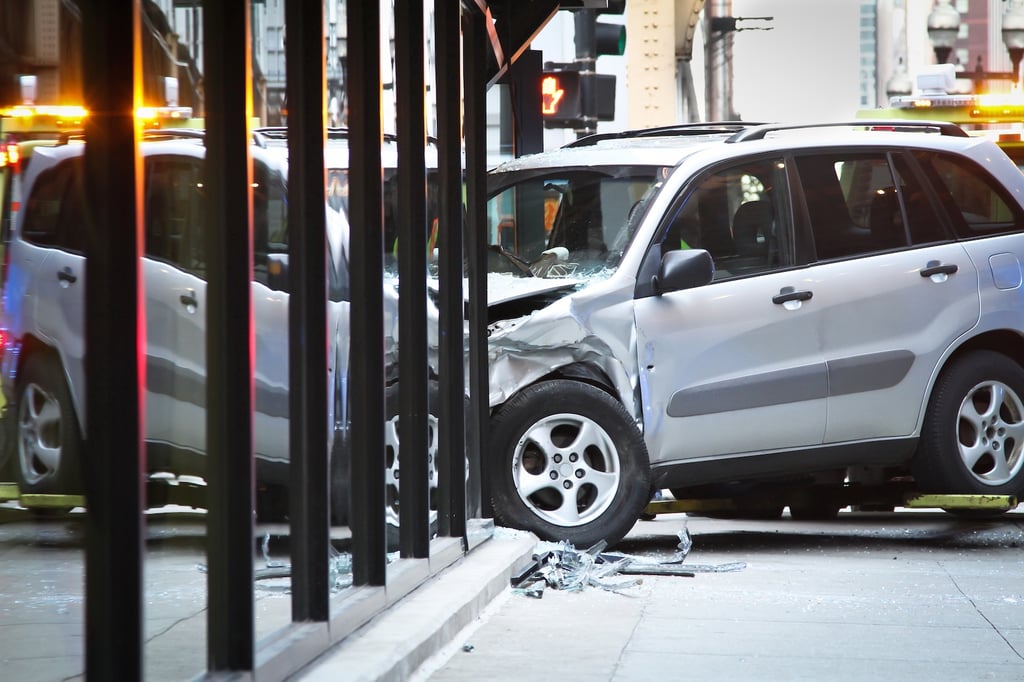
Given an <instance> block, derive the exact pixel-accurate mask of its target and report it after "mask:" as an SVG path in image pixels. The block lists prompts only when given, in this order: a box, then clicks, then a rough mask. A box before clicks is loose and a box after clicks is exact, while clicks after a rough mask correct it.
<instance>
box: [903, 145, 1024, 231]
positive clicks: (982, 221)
mask: <svg viewBox="0 0 1024 682" xmlns="http://www.w3.org/2000/svg"><path fill="white" fill-rule="evenodd" d="M915 157H916V158H917V160H918V161H919V162H920V163H921V165H922V167H923V168H924V170H925V173H926V174H927V175H928V177H929V179H930V180H931V181H932V183H933V184H934V185H935V187H936V190H937V193H938V195H939V199H940V201H941V202H942V204H943V206H944V208H945V209H946V212H947V213H948V214H949V216H950V219H951V222H952V223H953V229H954V230H955V232H956V235H957V237H959V238H961V239H973V238H975V237H987V236H990V235H996V234H1005V233H1008V232H1017V231H1019V230H1021V229H1024V215H1022V213H1021V210H1020V208H1019V207H1018V206H1017V204H1016V202H1015V201H1013V199H1011V198H1010V196H1009V195H1008V194H1007V192H1006V190H1005V189H1003V187H1002V186H1001V185H1000V184H999V183H998V182H996V181H995V180H994V179H993V178H992V177H991V176H989V174H988V173H986V172H985V171H984V169H982V168H981V167H980V166H978V165H977V164H975V163H974V162H972V161H970V160H969V159H963V158H960V157H957V156H953V155H951V154H943V153H938V152H923V151H921V152H915Z"/></svg>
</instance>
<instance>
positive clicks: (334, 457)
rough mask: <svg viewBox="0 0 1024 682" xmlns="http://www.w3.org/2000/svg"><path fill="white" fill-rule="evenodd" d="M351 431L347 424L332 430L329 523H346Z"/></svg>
mask: <svg viewBox="0 0 1024 682" xmlns="http://www.w3.org/2000/svg"><path fill="white" fill-rule="evenodd" d="M351 480H352V432H351V430H350V429H349V426H348V424H346V425H345V426H344V427H342V428H336V429H335V430H334V442H333V443H332V444H331V523H332V524H333V525H335V526H346V525H348V517H349V508H350V505H351V500H352V498H351V483H350V482H351Z"/></svg>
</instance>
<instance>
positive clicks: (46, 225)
mask: <svg viewBox="0 0 1024 682" xmlns="http://www.w3.org/2000/svg"><path fill="white" fill-rule="evenodd" d="M82 208H83V202H82V177H81V159H72V160H70V161H66V162H64V163H62V164H60V165H59V166H57V167H56V168H53V169H51V170H48V171H46V172H44V173H40V174H39V177H38V178H36V182H35V183H34V185H33V187H32V192H31V195H30V196H29V200H28V203H27V204H26V206H25V208H24V211H25V220H24V222H23V223H22V238H23V239H25V240H26V241H28V242H31V243H33V244H38V245H40V246H49V247H55V248H59V249H63V250H66V251H73V252H77V253H82V252H83V251H84V237H83V234H82V229H83V225H82V218H83V211H82Z"/></svg>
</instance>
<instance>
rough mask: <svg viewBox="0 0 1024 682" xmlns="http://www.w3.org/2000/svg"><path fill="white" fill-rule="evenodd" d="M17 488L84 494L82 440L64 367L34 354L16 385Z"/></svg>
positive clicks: (29, 491) (20, 373)
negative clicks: (80, 465) (81, 458)
mask: <svg viewBox="0 0 1024 682" xmlns="http://www.w3.org/2000/svg"><path fill="white" fill-rule="evenodd" d="M15 396H16V397H15V406H14V410H15V414H16V415H17V416H16V418H17V425H16V426H15V429H16V432H17V444H16V445H15V448H16V460H17V465H16V467H17V476H18V489H19V490H20V491H21V492H22V493H33V494H65V495H67V494H77V493H81V492H82V483H81V475H80V473H79V471H80V470H79V453H80V451H81V442H82V437H81V435H80V432H79V429H78V420H77V418H76V416H75V409H74V406H73V405H72V403H71V392H70V391H69V390H68V385H67V382H66V381H65V380H64V373H63V372H62V371H61V367H60V364H59V363H58V362H56V361H55V360H51V359H50V357H48V356H46V355H43V354H39V353H36V354H33V355H30V356H29V357H28V358H27V359H26V360H25V364H24V366H23V367H22V369H21V371H20V372H19V373H18V378H17V381H16V384H15Z"/></svg>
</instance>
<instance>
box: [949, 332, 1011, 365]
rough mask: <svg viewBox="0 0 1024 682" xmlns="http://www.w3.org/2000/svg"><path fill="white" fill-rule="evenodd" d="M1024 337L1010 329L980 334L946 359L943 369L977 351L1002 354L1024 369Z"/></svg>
mask: <svg viewBox="0 0 1024 682" xmlns="http://www.w3.org/2000/svg"><path fill="white" fill-rule="evenodd" d="M1022 341H1024V337H1022V335H1021V334H1019V333H1017V332H1014V331H1010V330H1008V329H1000V330H995V331H990V332H985V333H984V334H979V335H978V336H975V337H974V338H972V339H970V340H969V341H967V342H966V343H964V344H963V345H962V346H960V347H959V348H957V349H956V350H955V351H953V353H952V354H951V355H950V356H949V357H948V358H947V359H946V362H945V363H944V365H943V369H944V368H945V367H946V366H948V365H949V364H950V363H951V362H953V361H954V360H956V359H957V358H960V357H962V356H964V355H966V354H968V353H971V352H973V351H976V350H992V351H996V352H998V353H1002V354H1003V355H1005V356H1006V357H1008V358H1010V359H1011V360H1013V361H1014V362H1016V363H1017V364H1018V365H1021V366H1022V367H1024V343H1022Z"/></svg>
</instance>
